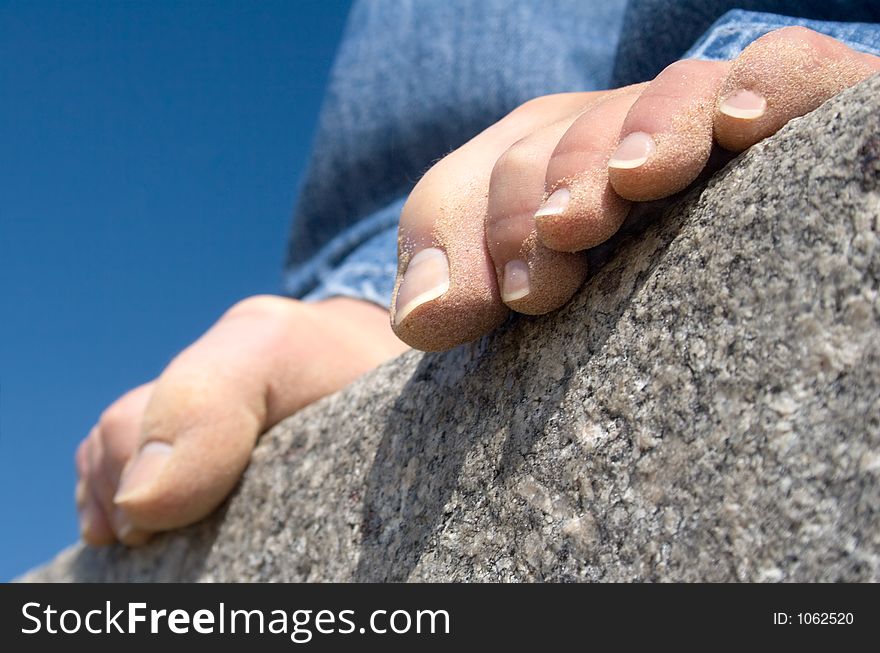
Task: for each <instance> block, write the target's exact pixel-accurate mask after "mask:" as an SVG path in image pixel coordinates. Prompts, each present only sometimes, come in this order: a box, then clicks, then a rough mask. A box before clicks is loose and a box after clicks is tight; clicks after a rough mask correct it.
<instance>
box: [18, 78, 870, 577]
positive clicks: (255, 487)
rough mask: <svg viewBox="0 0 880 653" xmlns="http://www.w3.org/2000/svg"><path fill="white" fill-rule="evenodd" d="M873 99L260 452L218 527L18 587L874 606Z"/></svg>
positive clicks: (718, 182)
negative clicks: (542, 299)
mask: <svg viewBox="0 0 880 653" xmlns="http://www.w3.org/2000/svg"><path fill="white" fill-rule="evenodd" d="M878 97H880V78H877V77H875V78H874V79H873V80H870V81H869V82H867V83H865V84H863V85H861V86H860V87H858V88H857V89H855V90H851V91H849V92H846V93H845V94H843V95H842V96H840V97H839V98H837V99H836V100H834V101H832V102H830V103H828V104H826V105H825V106H824V107H822V108H820V109H819V110H818V111H816V112H814V113H813V114H811V115H810V116H807V117H806V118H803V119H800V120H797V121H795V122H794V123H792V124H791V125H789V126H788V127H787V128H785V129H784V130H783V131H782V132H781V133H780V134H778V135H777V136H775V137H774V138H772V139H770V140H768V141H767V142H765V143H763V144H761V145H759V146H757V147H755V148H753V149H752V150H751V151H749V152H748V153H746V154H745V155H744V156H742V157H740V158H739V159H738V160H736V161H735V162H733V163H732V164H731V165H729V166H728V167H727V168H725V169H724V170H723V171H722V172H720V173H718V174H717V175H715V176H714V177H713V178H712V179H711V180H710V181H709V183H708V184H707V185H703V186H701V187H699V188H697V189H695V190H694V191H692V192H691V193H690V194H689V195H687V196H686V197H684V198H682V199H681V200H680V201H679V202H678V203H676V204H675V205H673V206H672V208H671V209H670V210H668V211H667V212H666V213H665V215H663V217H662V218H660V219H657V216H656V215H655V216H654V219H653V220H652V221H651V224H650V225H649V226H647V230H646V231H645V232H644V233H643V234H639V235H635V236H633V235H632V234H630V236H628V237H627V238H624V239H622V241H621V242H620V243H619V244H618V246H617V249H616V252H617V253H616V254H615V255H614V256H613V257H612V258H611V260H610V262H609V263H607V264H606V265H605V267H604V268H602V270H601V271H600V272H599V273H598V274H597V275H596V276H594V277H593V278H592V280H591V281H590V282H589V283H588V285H587V286H586V287H585V289H584V290H583V292H581V293H580V295H579V296H578V297H577V298H576V299H575V300H574V301H573V302H572V303H571V304H569V305H568V306H567V307H566V308H564V309H563V310H561V311H559V312H558V313H556V314H555V315H553V316H550V317H545V318H534V319H533V318H520V319H516V320H511V321H510V322H509V323H508V324H507V325H506V326H505V327H504V328H503V329H501V331H500V332H499V333H497V334H495V335H493V336H491V337H488V338H486V339H484V340H483V341H481V342H479V343H477V344H474V345H472V346H468V347H462V348H459V349H457V350H455V351H452V352H448V353H445V354H429V355H421V354H417V353H412V354H409V355H406V356H403V357H402V358H400V359H398V360H396V361H394V362H392V363H390V364H388V365H386V366H384V367H382V368H381V369H379V370H377V371H376V372H375V373H373V374H371V375H369V376H367V377H365V378H363V379H362V380H361V381H360V382H358V383H356V384H355V385H354V386H353V387H350V388H349V389H347V390H346V391H344V392H342V393H340V394H337V395H335V396H332V397H329V398H327V399H325V400H323V401H321V402H319V403H318V404H316V405H314V406H312V407H310V408H309V409H307V410H304V411H303V412H302V413H300V414H299V415H297V416H295V417H293V418H292V419H289V420H287V421H286V422H285V423H283V424H282V425H280V426H279V427H278V428H276V429H274V431H272V432H271V433H270V434H269V435H267V436H266V437H265V438H264V439H263V441H262V443H261V445H260V446H259V448H258V450H257V451H256V453H255V456H254V462H253V464H252V465H251V467H250V469H249V470H248V472H247V475H246V477H245V479H244V482H243V484H242V485H241V487H240V489H239V490H238V491H237V493H236V495H235V496H234V498H233V499H232V500H231V501H230V503H229V504H228V506H227V507H226V508H225V509H224V510H223V511H222V514H220V515H218V516H216V517H215V518H212V519H210V520H209V521H207V522H206V523H203V524H200V525H197V526H195V527H192V528H188V529H186V530H184V531H181V532H178V533H173V534H168V535H165V536H163V537H161V538H159V539H158V540H156V541H155V542H154V543H153V544H152V545H151V546H149V547H147V548H145V549H143V550H137V551H127V550H125V549H123V548H112V549H107V550H103V551H95V550H89V549H84V548H80V547H73V548H71V549H69V550H68V551H66V552H64V553H62V554H61V555H60V556H59V557H58V559H56V560H55V561H54V562H52V563H50V564H48V565H47V566H45V567H43V568H41V569H38V570H36V571H35V572H32V573H31V574H30V575H29V576H28V577H27V579H28V580H216V581H225V580H233V581H246V580H247V581H251V580H253V581H269V580H272V581H299V580H309V581H327V580H340V581H347V580H359V581H387V580H395V581H397V580H413V581H419V580H454V581H459V580H462V581H463V580H553V581H562V580H566V581H567V580H601V581H630V580H685V581H697V580H699V581H729V580H750V581H752V580H757V581H778V580H787V581H789V580H800V581H803V580H847V581H851V580H873V581H877V580H880V489H878V488H880V299H878V285H880V242H878V231H880V110H878V107H880V103H878V100H877V98H878Z"/></svg>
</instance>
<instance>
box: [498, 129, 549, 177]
mask: <svg viewBox="0 0 880 653" xmlns="http://www.w3.org/2000/svg"><path fill="white" fill-rule="evenodd" d="M538 163H539V161H538V158H537V157H536V155H535V152H534V148H533V147H531V146H530V143H529V139H528V138H522V139H520V140H518V141H517V142H516V143H514V144H513V145H511V146H510V147H508V148H507V149H506V150H505V151H504V152H503V153H502V154H501V156H499V157H498V159H497V161H495V166H494V168H493V169H492V176H493V178H494V177H495V176H498V175H508V174H516V173H518V172H520V171H522V170H527V169H530V168H532V167H534V166H535V165H537V164H538Z"/></svg>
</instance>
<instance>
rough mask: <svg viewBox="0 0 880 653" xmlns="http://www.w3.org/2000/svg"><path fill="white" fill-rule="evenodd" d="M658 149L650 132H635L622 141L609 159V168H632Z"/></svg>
mask: <svg viewBox="0 0 880 653" xmlns="http://www.w3.org/2000/svg"><path fill="white" fill-rule="evenodd" d="M656 149H657V144H656V143H654V139H653V138H651V135H650V134H647V133H645V132H633V133H632V134H630V135H629V136H627V137H626V138H624V139H623V140H622V141H620V145H618V146H617V149H616V150H614V154H612V155H611V158H610V159H608V167H609V168H618V169H621V170H630V169H632V168H638V167H639V166H640V165H642V164H643V163H644V162H645V161H647V160H648V158H649V157H650V156H651V155H652V154H653V153H654V150H656Z"/></svg>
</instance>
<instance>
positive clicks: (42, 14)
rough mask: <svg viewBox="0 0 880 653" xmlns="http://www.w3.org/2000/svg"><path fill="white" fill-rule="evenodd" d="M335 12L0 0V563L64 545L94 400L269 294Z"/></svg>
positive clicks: (301, 4) (327, 2)
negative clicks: (76, 458)
mask: <svg viewBox="0 0 880 653" xmlns="http://www.w3.org/2000/svg"><path fill="white" fill-rule="evenodd" d="M347 9H348V3H347V2H334V1H331V0H296V1H294V0H272V1H269V0H259V1H254V0H240V1H238V2H219V1H218V2H204V1H196V0H185V1H184V0H180V1H177V2H160V1H150V2H133V1H132V2H128V1H126V2H118V1H117V2H114V1H107V2H91V1H86V0H77V1H76V2H67V1H65V0H58V1H56V2H35V1H29V2H8V1H5V0H0V267H2V277H0V279H2V290H0V296H2V299H0V301H2V309H0V524H2V526H0V580H7V579H10V578H12V577H14V576H16V575H18V574H20V573H22V572H24V571H25V570H27V569H28V568H29V567H31V566H33V565H35V564H37V563H40V562H43V561H45V560H46V559H48V558H49V557H50V556H52V555H53V554H54V553H56V552H57V551H59V550H60V549H61V548H62V547H64V546H66V545H69V544H71V543H72V542H74V541H75V540H76V538H77V532H78V529H77V525H76V515H75V510H74V506H73V487H74V478H75V474H74V469H73V453H74V450H75V448H76V445H77V443H78V442H79V440H80V439H81V438H82V437H83V436H84V435H85V434H86V433H87V431H88V430H89V428H90V427H91V426H92V425H93V424H94V422H95V419H96V418H97V416H98V415H99V413H100V411H101V410H102V408H103V407H104V406H106V405H107V404H108V403H109V402H111V401H112V400H113V399H114V398H115V397H116V396H118V395H119V394H120V393H122V392H123V391H125V390H126V389H128V388H130V387H132V386H134V385H137V384H140V383H142V382H144V381H146V380H149V379H150V378H152V377H153V376H155V375H156V374H157V373H158V372H159V371H160V370H161V368H162V367H163V365H164V364H165V363H166V362H167V361H168V360H169V359H170V357H171V356H172V355H173V354H174V353H176V352H177V351H179V350H180V349H181V348H182V347H184V346H185V345H186V344H187V343H188V342H190V341H192V340H193V339H194V338H196V337H197V336H198V335H199V334H200V333H201V332H202V331H204V330H205V329H206V328H207V327H208V326H209V325H210V324H211V323H212V321H213V320H215V319H216V318H217V317H218V316H219V314H220V313H221V312H222V311H223V310H224V309H225V308H226V307H228V306H229V305H231V304H232V303H234V302H235V301H236V300H237V299H240V298H242V297H245V296H247V295H250V294H254V293H259V292H277V291H278V289H279V286H280V276H281V275H280V269H281V263H282V257H283V249H284V245H285V240H286V236H287V229H288V225H289V221H290V216H291V210H292V207H293V203H294V199H295V197H296V189H297V183H298V180H299V178H300V176H301V174H302V172H303V170H304V167H305V164H306V160H307V156H308V153H309V147H310V143H311V138H312V132H313V128H314V125H315V121H316V118H317V114H318V109H319V106H320V101H321V96H322V92H323V88H324V85H325V84H326V80H327V74H328V72H329V69H330V65H331V63H332V60H333V55H334V51H335V49H336V46H337V44H338V41H339V38H340V35H341V32H342V28H343V25H344V21H345V15H346V13H347Z"/></svg>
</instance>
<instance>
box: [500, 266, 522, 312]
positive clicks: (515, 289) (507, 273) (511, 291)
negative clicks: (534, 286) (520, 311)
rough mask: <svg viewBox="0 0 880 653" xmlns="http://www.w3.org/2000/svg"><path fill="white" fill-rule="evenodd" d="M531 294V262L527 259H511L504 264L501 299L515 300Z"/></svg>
mask: <svg viewBox="0 0 880 653" xmlns="http://www.w3.org/2000/svg"><path fill="white" fill-rule="evenodd" d="M528 294H529V264H528V263H526V262H525V261H520V260H515V261H510V262H509V263H508V264H507V265H505V266H504V280H503V281H502V283H501V299H502V300H503V301H505V302H513V301H516V300H517V299H522V298H523V297H525V296H526V295H528Z"/></svg>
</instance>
